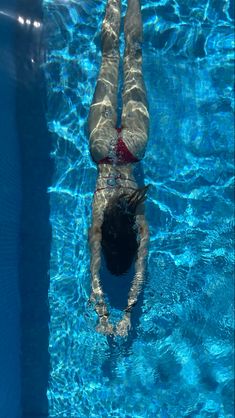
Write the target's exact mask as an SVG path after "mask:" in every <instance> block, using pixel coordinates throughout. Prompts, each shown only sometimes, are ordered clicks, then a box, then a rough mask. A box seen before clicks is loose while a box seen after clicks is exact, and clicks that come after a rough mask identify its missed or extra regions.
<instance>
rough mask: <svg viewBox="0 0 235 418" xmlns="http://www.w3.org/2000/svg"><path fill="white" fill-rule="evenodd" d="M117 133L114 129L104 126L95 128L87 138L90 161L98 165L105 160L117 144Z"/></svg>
mask: <svg viewBox="0 0 235 418" xmlns="http://www.w3.org/2000/svg"><path fill="white" fill-rule="evenodd" d="M117 138H118V133H117V131H116V129H115V128H113V127H111V126H105V127H102V128H95V129H94V130H93V131H92V133H91V135H90V138H89V142H90V152H91V156H92V159H93V160H94V161H95V162H96V163H98V162H99V161H100V160H102V159H103V158H106V157H107V156H108V155H109V154H110V151H111V149H112V147H115V145H116V143H117Z"/></svg>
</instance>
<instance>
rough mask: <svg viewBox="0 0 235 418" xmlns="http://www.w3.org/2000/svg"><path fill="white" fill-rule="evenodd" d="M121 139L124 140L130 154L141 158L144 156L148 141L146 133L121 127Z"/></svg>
mask: <svg viewBox="0 0 235 418" xmlns="http://www.w3.org/2000/svg"><path fill="white" fill-rule="evenodd" d="M121 135H122V139H123V141H124V142H125V145H126V146H127V148H128V150H129V151H130V152H131V154H132V155H133V156H134V157H135V158H137V159H138V160H141V159H142V158H143V157H144V154H145V150H146V145H147V141H148V137H147V134H146V133H145V132H142V131H139V132H138V131H132V130H130V129H128V128H122V134H121Z"/></svg>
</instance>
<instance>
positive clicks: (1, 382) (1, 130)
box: [0, 1, 21, 418]
mask: <svg viewBox="0 0 235 418" xmlns="http://www.w3.org/2000/svg"><path fill="white" fill-rule="evenodd" d="M4 3H6V2H4V1H3V2H1V6H2V10H4ZM9 7H12V8H13V7H14V1H11V2H10V3H9V2H8V4H6V8H7V10H9ZM13 34H14V32H13V22H12V20H11V19H9V18H8V17H7V16H4V15H2V14H1V15H0V51H1V61H0V91H1V94H0V416H1V418H18V417H19V416H20V415H19V414H20V298H19V288H18V274H19V273H18V260H19V222H20V200H21V182H20V163H19V160H20V158H19V146H18V137H17V131H16V124H15V108H16V103H15V67H14V60H13Z"/></svg>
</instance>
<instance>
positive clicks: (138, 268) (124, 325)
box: [116, 215, 149, 336]
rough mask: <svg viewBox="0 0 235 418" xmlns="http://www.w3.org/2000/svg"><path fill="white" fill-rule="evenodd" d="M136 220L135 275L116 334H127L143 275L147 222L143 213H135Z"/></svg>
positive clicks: (146, 244) (147, 237)
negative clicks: (138, 236) (137, 231)
mask: <svg viewBox="0 0 235 418" xmlns="http://www.w3.org/2000/svg"><path fill="white" fill-rule="evenodd" d="M136 222H137V224H138V229H139V235H140V241H139V247H138V253H137V260H136V263H135V277H134V280H133V282H132V285H131V288H130V291H129V295H128V302H127V307H126V308H125V313H124V317H123V319H122V320H121V321H120V322H119V324H118V326H117V329H116V334H118V335H122V336H124V335H127V333H128V330H129V329H130V326H131V322H130V315H131V310H132V308H133V306H134V305H135V304H136V303H137V300H138V296H139V294H140V292H141V289H142V285H143V281H144V277H145V264H146V258H147V248H148V241H149V231H148V224H147V222H146V219H145V217H144V215H137V217H136Z"/></svg>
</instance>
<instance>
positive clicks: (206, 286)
mask: <svg viewBox="0 0 235 418" xmlns="http://www.w3.org/2000/svg"><path fill="white" fill-rule="evenodd" d="M105 4H106V2H105V1H104V0H100V1H98V0H97V1H94V0H86V1H85V0H77V1H48V0H47V1H45V0H44V25H45V26H44V29H45V34H46V39H45V41H46V44H47V50H48V53H47V60H46V63H45V65H44V69H45V74H46V78H47V89H48V114H47V118H48V127H49V130H50V131H51V132H52V133H53V134H54V135H53V138H54V148H53V149H54V150H53V158H54V162H55V173H54V180H53V184H52V185H51V187H50V189H49V192H50V195H51V223H52V230H53V240H52V249H51V279H50V290H49V301H50V313H51V321H50V356H51V378H50V386H49V389H48V398H49V405H50V417H56V418H59V417H66V418H70V417H76V418H83V417H88V416H89V417H94V418H98V417H102V418H104V417H125V418H128V417H132V418H137V417H138V418H145V417H146V418H147V417H156V416H157V417H177V418H178V417H220V418H222V417H226V418H229V417H232V416H233V408H232V405H231V399H232V389H233V383H232V377H233V370H232V358H233V356H232V335H233V332H232V330H233V315H232V303H233V302H232V301H233V284H232V276H233V250H232V237H231V231H232V223H233V210H234V208H233V202H232V196H233V194H232V176H233V173H234V171H233V169H234V168H233V136H234V135H233V118H232V110H233V95H232V77H233V67H232V57H233V55H232V48H233V32H232V19H233V5H232V3H230V2H229V1H221V2H212V1H208V0H207V1H205V0H200V1H186V0H179V1H178V2H177V1H173V0H172V1H164V0H162V1H154V0H152V1H142V13H143V23H144V44H143V62H144V64H143V70H144V75H145V81H146V87H147V92H148V99H149V106H150V120H151V126H150V137H149V142H148V148H147V152H146V155H145V158H144V160H143V162H142V169H143V172H144V178H145V183H146V184H147V183H150V184H151V187H150V190H149V193H148V200H147V203H146V213H147V218H148V221H149V226H150V234H151V242H150V249H149V257H148V273H147V276H148V277H147V280H146V284H145V287H144V291H143V300H142V301H140V303H139V313H138V318H137V319H136V320H135V321H134V326H133V328H134V329H133V331H132V333H131V336H130V338H129V340H127V341H122V340H121V339H120V340H117V341H113V342H112V341H110V340H109V339H108V338H106V337H105V336H102V335H100V334H98V333H97V332H96V331H95V324H96V315H95V313H94V312H93V310H92V309H91V308H89V306H88V303H87V300H88V297H89V289H90V277H89V249H88V239H87V234H88V226H89V223H90V220H91V202H92V193H93V191H94V188H95V179H96V167H95V165H94V164H93V163H92V161H91V159H90V155H89V149H88V138H87V127H86V121H87V115H88V111H89V106H90V104H91V100H92V95H93V92H94V88H95V83H96V79H97V74H98V69H99V65H100V60H101V52H100V29H101V23H102V19H103V17H104V10H105ZM125 10H126V1H125V2H124V1H123V8H122V14H123V15H124V13H125ZM121 50H122V51H123V35H121Z"/></svg>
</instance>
